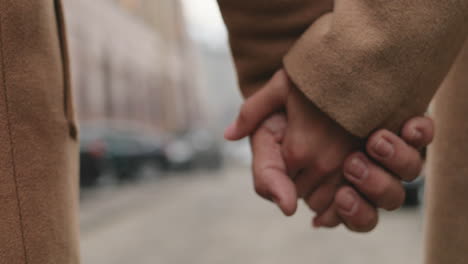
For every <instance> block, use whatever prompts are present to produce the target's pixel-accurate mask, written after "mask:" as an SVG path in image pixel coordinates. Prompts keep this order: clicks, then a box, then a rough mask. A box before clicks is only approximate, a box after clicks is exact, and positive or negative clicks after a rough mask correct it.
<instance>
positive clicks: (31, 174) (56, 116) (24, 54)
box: [0, 0, 79, 264]
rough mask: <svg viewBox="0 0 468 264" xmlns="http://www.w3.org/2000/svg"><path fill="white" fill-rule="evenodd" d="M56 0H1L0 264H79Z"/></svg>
mask: <svg viewBox="0 0 468 264" xmlns="http://www.w3.org/2000/svg"><path fill="white" fill-rule="evenodd" d="M63 26H64V25H63V21H62V18H61V6H60V3H59V1H52V0H0V69H1V75H0V146H1V149H0V214H1V216H0V263H1V264H77V263H78V261H79V260H78V259H79V256H78V217H77V209H78V206H77V201H78V199H77V197H78V188H77V186H78V178H77V172H78V166H77V164H78V156H77V141H76V136H77V135H76V134H77V133H76V127H75V122H74V118H73V111H72V105H71V98H70V95H71V93H70V90H69V89H70V86H69V75H68V61H67V60H68V58H67V55H66V53H67V52H66V43H65V39H64V32H63Z"/></svg>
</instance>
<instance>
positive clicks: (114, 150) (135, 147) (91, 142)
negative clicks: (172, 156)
mask: <svg viewBox="0 0 468 264" xmlns="http://www.w3.org/2000/svg"><path fill="white" fill-rule="evenodd" d="M80 157H81V162H80V164H81V173H80V177H81V180H80V183H81V186H91V185H94V184H96V183H97V181H98V180H99V178H100V177H101V176H102V175H103V174H104V173H111V174H113V175H114V176H115V177H116V179H117V180H119V181H127V180H132V179H135V178H138V177H145V176H148V175H149V174H157V173H158V172H159V171H161V170H162V169H165V168H167V167H168V165H167V159H166V156H165V151H164V143H163V141H162V140H160V139H158V138H156V137H155V136H149V135H147V134H144V133H141V132H138V131H136V130H135V129H130V128H124V127H115V126H103V125H94V126H93V125H83V126H82V127H81V145H80Z"/></svg>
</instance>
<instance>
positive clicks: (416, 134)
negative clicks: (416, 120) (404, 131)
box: [411, 128, 422, 140]
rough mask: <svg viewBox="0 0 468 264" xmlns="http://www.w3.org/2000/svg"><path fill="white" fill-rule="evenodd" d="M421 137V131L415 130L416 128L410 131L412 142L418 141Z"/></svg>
mask: <svg viewBox="0 0 468 264" xmlns="http://www.w3.org/2000/svg"><path fill="white" fill-rule="evenodd" d="M421 137H422V133H421V131H419V130H418V129H416V128H415V129H413V130H411V139H413V140H419V139H421Z"/></svg>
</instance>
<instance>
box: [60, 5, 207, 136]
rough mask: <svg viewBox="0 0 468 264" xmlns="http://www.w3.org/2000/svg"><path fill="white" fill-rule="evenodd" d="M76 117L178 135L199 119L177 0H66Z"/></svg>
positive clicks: (196, 87) (187, 42) (196, 86)
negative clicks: (138, 125) (127, 123)
mask: <svg viewBox="0 0 468 264" xmlns="http://www.w3.org/2000/svg"><path fill="white" fill-rule="evenodd" d="M64 2H65V9H66V15H67V18H68V28H69V42H70V43H69V44H70V53H71V63H72V65H71V66H72V76H73V84H74V87H75V98H76V102H77V110H78V115H79V118H80V120H82V121H91V122H92V121H98V122H99V121H103V120H105V121H107V120H109V121H120V122H124V121H132V122H133V123H134V122H138V123H140V125H142V126H143V125H144V126H146V127H148V129H157V130H162V131H165V132H181V131H186V130H189V129H191V127H193V126H194V125H195V124H196V123H200V122H202V121H203V110H202V107H203V104H202V103H201V102H200V98H199V96H198V93H199V92H198V90H199V89H200V87H199V82H198V81H197V80H196V79H197V78H199V74H198V72H197V69H198V67H197V61H196V59H195V58H196V56H195V55H194V49H193V47H192V46H193V45H192V43H191V40H190V38H189V37H188V35H187V32H186V29H185V21H184V16H183V13H182V7H181V3H180V2H179V1H178V0H100V1H93V0H79V1H76V0H66V1H64Z"/></svg>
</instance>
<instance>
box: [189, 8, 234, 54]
mask: <svg viewBox="0 0 468 264" xmlns="http://www.w3.org/2000/svg"><path fill="white" fill-rule="evenodd" d="M238 1H239V0H238ZM182 2H183V4H184V12H185V14H186V16H187V22H188V24H189V31H190V34H191V36H192V37H193V38H194V39H195V40H197V41H201V42H203V43H205V44H208V45H213V46H214V47H216V46H219V45H226V39H227V38H226V30H225V27H224V23H223V20H222V18H221V14H220V12H219V8H218V4H217V1H216V0H183V1H182Z"/></svg>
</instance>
